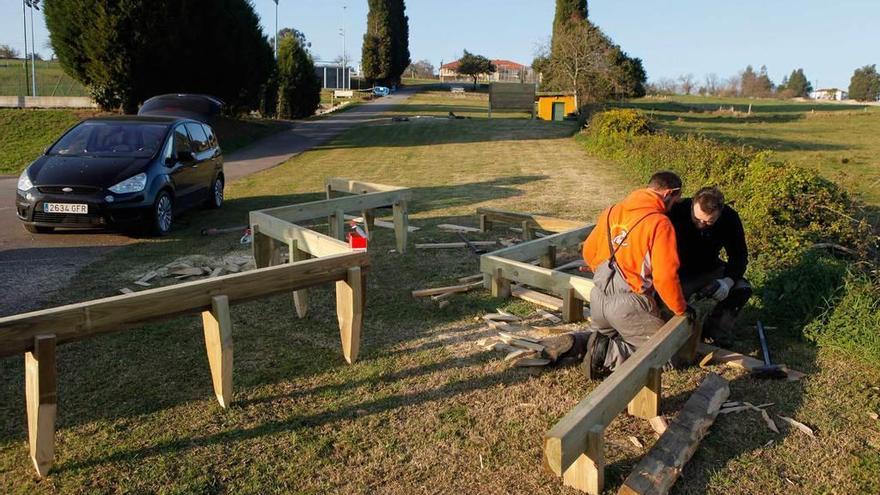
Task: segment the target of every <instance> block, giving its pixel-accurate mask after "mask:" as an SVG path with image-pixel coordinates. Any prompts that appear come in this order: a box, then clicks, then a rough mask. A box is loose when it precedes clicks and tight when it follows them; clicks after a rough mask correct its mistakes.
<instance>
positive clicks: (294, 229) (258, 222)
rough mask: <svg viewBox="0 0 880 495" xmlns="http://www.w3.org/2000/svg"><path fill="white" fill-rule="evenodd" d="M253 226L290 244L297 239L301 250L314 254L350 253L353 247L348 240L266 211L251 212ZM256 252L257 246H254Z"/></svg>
mask: <svg viewBox="0 0 880 495" xmlns="http://www.w3.org/2000/svg"><path fill="white" fill-rule="evenodd" d="M250 223H251V228H252V229H256V230H259V231H260V232H261V233H263V234H266V235H267V236H269V237H271V238H273V239H277V240H279V241H282V242H284V243H287V244H290V241H292V240H295V241H297V246H298V248H299V249H300V250H302V251H305V252H307V253H309V254H311V255H312V256H326V255H331V254H342V253H350V252H351V248H350V247H349V246H348V243H347V242H344V241H340V240H339V239H335V238H333V237H330V236H328V235H324V234H321V233H320V232H315V231H314V230H311V229H308V228H306V227H303V226H301V225H296V224H293V223H290V222H287V221H284V220H281V219H278V218H275V217H273V216H271V215H267V214H265V213H260V212H258V211H252V212H251V213H250ZM254 249H255V252H256V247H254Z"/></svg>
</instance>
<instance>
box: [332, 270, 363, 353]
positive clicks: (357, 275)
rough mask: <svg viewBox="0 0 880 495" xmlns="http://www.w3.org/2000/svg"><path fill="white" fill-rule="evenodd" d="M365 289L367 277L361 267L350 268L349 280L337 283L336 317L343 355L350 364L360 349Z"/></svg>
mask: <svg viewBox="0 0 880 495" xmlns="http://www.w3.org/2000/svg"><path fill="white" fill-rule="evenodd" d="M365 288H366V283H365V276H364V274H363V272H362V271H361V268H360V267H354V268H349V269H348V277H347V279H346V280H340V281H338V282H336V316H337V317H338V319H339V335H340V337H341V339H342V355H343V356H345V360H346V361H347V362H348V363H353V362H355V360H356V359H357V356H358V350H359V349H360V343H361V326H362V324H363V319H364V300H365V297H366V293H365V291H364V289H365Z"/></svg>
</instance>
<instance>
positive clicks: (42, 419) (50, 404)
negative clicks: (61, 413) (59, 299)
mask: <svg viewBox="0 0 880 495" xmlns="http://www.w3.org/2000/svg"><path fill="white" fill-rule="evenodd" d="M24 373H25V374H24V378H25V400H26V402H27V425H28V444H29V445H30V454H31V461H33V463H34V468H36V470H37V474H38V475H39V476H40V477H41V478H43V477H45V476H46V475H47V474H48V473H49V470H50V469H52V464H53V462H54V459H55V414H56V412H57V408H58V395H57V379H56V369H55V335H38V336H37V337H35V338H34V350H33V351H31V352H28V353H25V355H24Z"/></svg>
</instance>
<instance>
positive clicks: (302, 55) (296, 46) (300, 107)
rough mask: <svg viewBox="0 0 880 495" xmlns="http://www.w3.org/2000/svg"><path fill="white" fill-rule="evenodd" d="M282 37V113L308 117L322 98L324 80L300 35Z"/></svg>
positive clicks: (280, 107) (278, 103) (279, 88)
mask: <svg viewBox="0 0 880 495" xmlns="http://www.w3.org/2000/svg"><path fill="white" fill-rule="evenodd" d="M279 41H280V43H279V44H278V72H277V75H276V79H277V81H278V99H277V108H278V117H281V118H283V119H293V118H299V117H308V116H309V115H312V114H314V113H315V110H316V109H317V108H318V104H319V103H320V102H321V82H320V81H319V80H318V77H317V76H316V75H315V63H314V62H313V61H312V56H311V55H309V53H308V52H307V51H306V50H305V48H304V47H303V46H302V44H301V42H300V40H299V39H298V38H297V37H296V36H292V35H287V36H282V37H281V38H280V39H279Z"/></svg>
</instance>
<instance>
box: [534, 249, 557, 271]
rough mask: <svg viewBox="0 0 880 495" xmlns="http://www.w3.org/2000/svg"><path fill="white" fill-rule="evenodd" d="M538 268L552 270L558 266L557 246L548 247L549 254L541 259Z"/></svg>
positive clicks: (545, 254)
mask: <svg viewBox="0 0 880 495" xmlns="http://www.w3.org/2000/svg"><path fill="white" fill-rule="evenodd" d="M538 266H540V267H541V268H549V269H551V270H552V269H553V267H554V266H556V246H547V252H546V253H544V254H542V255H541V257H540V258H539V263H538Z"/></svg>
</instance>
